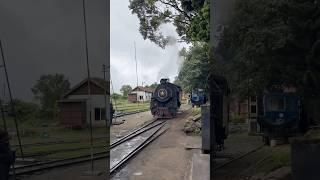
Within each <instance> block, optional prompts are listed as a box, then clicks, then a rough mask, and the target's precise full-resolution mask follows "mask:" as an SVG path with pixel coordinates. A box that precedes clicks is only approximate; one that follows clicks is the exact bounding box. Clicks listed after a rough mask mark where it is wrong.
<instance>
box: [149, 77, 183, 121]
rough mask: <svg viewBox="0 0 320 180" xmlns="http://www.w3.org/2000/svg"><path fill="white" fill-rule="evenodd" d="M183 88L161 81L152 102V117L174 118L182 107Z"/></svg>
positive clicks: (164, 80) (167, 81)
mask: <svg viewBox="0 0 320 180" xmlns="http://www.w3.org/2000/svg"><path fill="white" fill-rule="evenodd" d="M181 91H182V90H181V87H180V86H177V85H175V84H172V83H170V82H169V79H161V80H160V85H158V86H157V88H156V89H155V91H154V93H153V95H152V97H151V102H150V110H151V113H152V115H154V116H156V117H158V118H173V117H175V116H176V115H177V111H178V108H180V105H181V95H182V94H181Z"/></svg>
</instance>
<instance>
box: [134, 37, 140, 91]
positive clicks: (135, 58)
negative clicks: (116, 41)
mask: <svg viewBox="0 0 320 180" xmlns="http://www.w3.org/2000/svg"><path fill="white" fill-rule="evenodd" d="M134 60H135V61H136V75H137V87H138V86H139V81H138V61H137V51H136V42H135V41H134Z"/></svg>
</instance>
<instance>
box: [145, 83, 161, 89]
mask: <svg viewBox="0 0 320 180" xmlns="http://www.w3.org/2000/svg"><path fill="white" fill-rule="evenodd" d="M158 85H159V84H158V83H157V82H154V83H153V84H151V85H150V86H147V87H150V88H152V89H156V88H157V86H158Z"/></svg>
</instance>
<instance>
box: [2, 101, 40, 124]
mask: <svg viewBox="0 0 320 180" xmlns="http://www.w3.org/2000/svg"><path fill="white" fill-rule="evenodd" d="M13 104H14V106H15V110H16V114H17V116H18V118H19V119H21V120H30V119H37V118H39V113H40V108H39V105H37V104H35V103H31V102H25V101H21V100H14V101H13ZM5 108H6V109H7V111H8V115H9V116H14V113H13V111H12V108H11V106H10V105H8V106H7V107H5Z"/></svg>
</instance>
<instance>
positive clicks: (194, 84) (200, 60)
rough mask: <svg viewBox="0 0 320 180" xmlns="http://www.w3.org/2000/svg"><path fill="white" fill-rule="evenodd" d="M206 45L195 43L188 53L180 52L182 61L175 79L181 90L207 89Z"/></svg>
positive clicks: (207, 57) (207, 59) (207, 56)
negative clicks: (182, 57)
mask: <svg viewBox="0 0 320 180" xmlns="http://www.w3.org/2000/svg"><path fill="white" fill-rule="evenodd" d="M208 49H209V47H208V44H207V43H195V44H194V46H192V47H191V48H190V50H189V51H185V50H182V51H181V53H180V55H183V56H184V61H183V64H182V67H181V69H180V72H179V75H178V77H177V79H176V81H178V82H179V83H180V85H181V86H182V88H183V90H185V91H187V92H190V91H191V90H192V89H195V88H202V89H207V85H206V84H207V80H208V74H209V54H208Z"/></svg>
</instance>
